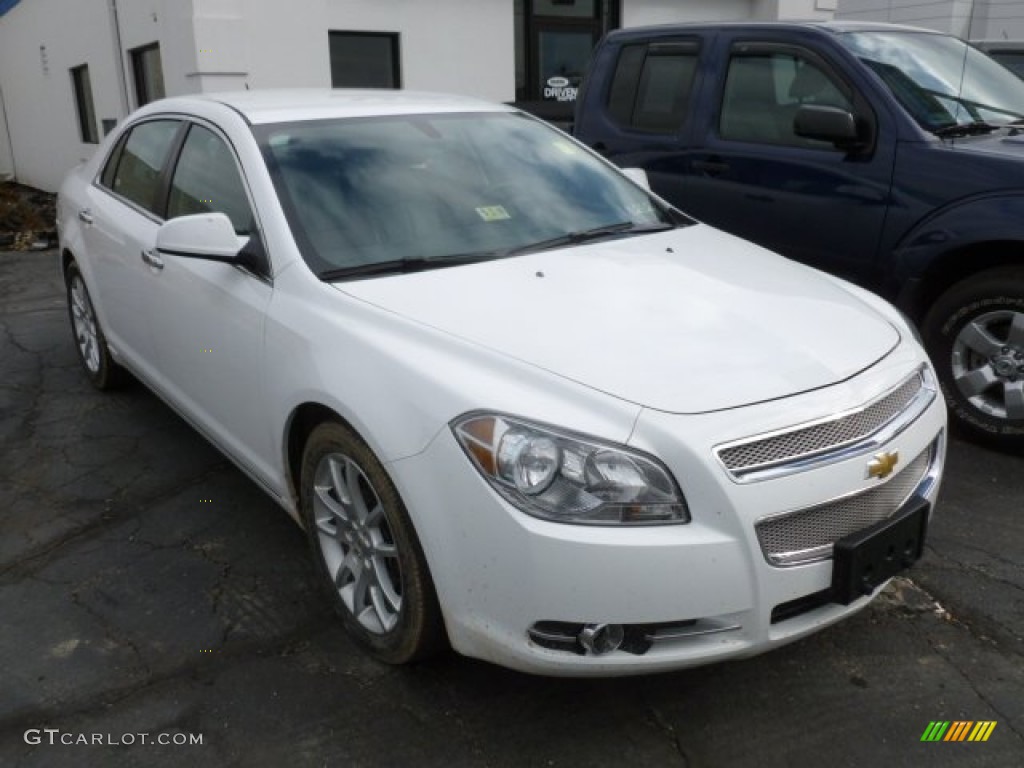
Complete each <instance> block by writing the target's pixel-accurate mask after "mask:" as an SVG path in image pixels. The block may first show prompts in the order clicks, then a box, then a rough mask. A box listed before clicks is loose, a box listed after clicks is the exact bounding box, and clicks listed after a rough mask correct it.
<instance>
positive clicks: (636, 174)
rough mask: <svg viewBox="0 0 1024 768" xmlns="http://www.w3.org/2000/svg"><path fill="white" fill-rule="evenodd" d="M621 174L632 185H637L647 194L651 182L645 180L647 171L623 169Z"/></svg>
mask: <svg viewBox="0 0 1024 768" xmlns="http://www.w3.org/2000/svg"><path fill="white" fill-rule="evenodd" d="M622 172H623V173H624V174H625V175H626V176H628V177H629V179H630V180H631V181H632V182H633V183H634V184H638V185H640V186H641V187H643V188H644V189H646V190H647V191H648V192H650V191H651V182H650V180H648V178H647V171H645V170H644V169H643V168H623V169H622Z"/></svg>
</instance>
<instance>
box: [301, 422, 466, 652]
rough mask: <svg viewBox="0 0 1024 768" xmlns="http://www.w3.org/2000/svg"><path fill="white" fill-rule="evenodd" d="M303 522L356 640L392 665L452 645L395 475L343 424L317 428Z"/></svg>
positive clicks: (305, 462) (307, 463)
mask: <svg viewBox="0 0 1024 768" xmlns="http://www.w3.org/2000/svg"><path fill="white" fill-rule="evenodd" d="M301 477H302V479H301V494H300V498H301V509H302V519H303V522H304V523H305V526H306V531H307V534H308V536H309V542H310V546H311V548H312V551H313V559H314V561H315V563H316V570H317V573H318V575H319V578H320V582H321V584H322V585H323V586H324V587H325V589H326V591H327V593H328V595H329V596H330V599H331V601H332V603H333V604H334V607H335V610H337V612H338V613H339V614H340V615H341V618H342V621H343V623H344V625H345V629H346V630H347V632H348V634H349V636H350V637H352V639H353V640H355V641H356V643H358V644H359V645H360V646H362V647H363V648H364V649H365V650H367V651H369V653H370V654H372V655H373V656H375V657H376V658H377V659H379V660H381V661H384V662H386V663H388V664H405V663H407V662H411V661H416V660H419V659H423V658H426V657H428V656H431V655H433V654H435V653H437V652H438V651H440V650H441V649H443V648H444V647H445V645H446V637H445V633H444V623H443V620H442V618H441V610H440V607H439V605H438V601H437V596H436V593H435V591H434V584H433V581H432V580H431V578H430V570H429V569H428V567H427V563H426V558H425V557H424V556H423V550H422V548H421V547H420V543H419V539H418V538H417V537H416V531H415V529H414V528H413V525H412V521H411V520H410V519H409V514H408V512H407V511H406V509H405V505H404V504H403V503H402V500H401V498H399V496H398V491H397V490H396V489H395V486H394V484H393V483H392V482H391V478H389V477H388V474H387V472H386V471H385V470H384V468H383V466H381V464H380V462H379V461H378V460H377V458H376V457H375V456H374V455H373V452H372V451H371V450H370V449H369V447H367V445H366V444H365V443H364V442H363V441H362V440H360V439H359V437H358V436H357V435H356V434H355V433H353V432H352V431H351V430H349V429H348V428H346V427H345V426H343V425H341V424H339V423H336V422H325V423H324V424H321V425H320V426H318V427H317V428H316V429H314V430H313V432H312V434H311V435H310V437H309V440H308V441H307V442H306V448H305V450H304V452H303V456H302V475H301Z"/></svg>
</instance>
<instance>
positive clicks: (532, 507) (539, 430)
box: [451, 413, 690, 525]
mask: <svg viewBox="0 0 1024 768" xmlns="http://www.w3.org/2000/svg"><path fill="white" fill-rule="evenodd" d="M451 427H452V431H453V432H454V433H455V438H456V439H457V440H458V441H459V444H460V445H461V446H462V448H463V450H465V451H466V454H467V455H468V456H469V458H470V459H471V460H472V462H473V465H474V466H475V467H476V468H477V469H478V470H479V471H480V473H481V474H482V475H483V476H484V477H485V478H486V479H487V481H488V482H489V483H490V484H491V485H492V486H493V487H494V489H495V490H496V491H498V493H500V494H501V495H502V496H504V497H505V499H507V500H508V501H509V502H510V503H512V504H513V505H515V506H516V507H518V508H519V509H521V510H522V511H523V512H526V513H527V514H530V515H533V516H535V517H540V518H544V519H545V520H554V521H556V522H562V523H582V524H590V525H652V524H665V523H687V522H689V521H690V513H689V510H688V509H687V508H686V501H685V499H684V498H683V494H682V493H681V492H680V491H679V489H678V488H677V487H676V484H675V482H674V481H673V479H672V476H671V475H670V474H669V472H668V470H667V469H666V468H665V467H664V466H663V465H662V464H661V463H660V462H659V461H657V460H656V459H654V458H653V457H650V456H645V455H644V454H642V453H639V452H637V451H634V450H631V449H629V448H626V447H625V446H621V445H614V444H611V443H605V442H603V441H601V440H597V439H594V438H589V437H581V436H578V435H571V434H568V433H565V432H558V431H556V430H553V429H551V428H550V427H544V426H540V425H537V424H531V423H529V422H527V421H523V420H521V419H517V418H513V417H511V416H499V415H496V414H480V413H473V414H468V415H466V416H463V417H461V418H459V419H456V420H455V421H454V422H452V425H451Z"/></svg>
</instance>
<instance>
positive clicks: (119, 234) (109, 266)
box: [78, 119, 182, 380]
mask: <svg viewBox="0 0 1024 768" xmlns="http://www.w3.org/2000/svg"><path fill="white" fill-rule="evenodd" d="M181 128H182V123H181V121H180V120H168V119H155V120H147V121H145V122H141V123H138V124H137V125H135V126H133V127H132V128H130V129H129V130H128V131H127V133H126V134H125V135H124V137H123V138H122V139H121V140H120V141H119V142H118V144H117V145H116V148H115V150H114V151H113V152H112V153H111V155H110V157H109V158H108V160H107V162H106V165H104V167H103V170H102V172H101V174H100V176H99V178H98V179H97V180H96V182H95V183H94V184H92V185H91V186H90V187H89V188H88V189H87V191H86V199H87V203H86V205H85V206H84V207H83V208H82V209H80V210H79V211H78V217H79V219H80V220H81V221H82V238H83V241H84V243H85V248H86V251H87V252H88V257H89V261H90V264H91V266H92V269H93V273H94V276H95V280H94V282H95V285H93V286H92V288H93V289H94V291H95V294H96V295H97V296H98V299H99V302H98V303H99V311H100V312H101V313H102V314H101V319H102V321H103V323H104V330H105V332H106V335H107V338H108V341H109V342H110V343H111V344H112V345H113V346H114V348H115V349H116V350H118V351H119V352H120V353H122V354H123V355H124V357H125V358H126V360H127V362H128V363H129V365H130V366H131V367H133V368H134V369H136V370H137V371H138V372H139V373H141V374H142V375H143V376H144V377H146V378H147V379H150V380H152V379H154V378H155V377H156V376H157V375H158V374H157V359H156V349H155V346H154V343H153V326H152V317H151V311H152V306H153V290H154V288H155V286H154V285H153V282H152V278H153V275H154V272H155V269H154V267H153V266H152V265H151V264H150V263H149V260H150V256H151V254H152V251H153V248H154V247H155V245H156V231H157V228H158V227H159V226H160V223H161V216H160V210H161V206H162V202H161V200H162V187H163V181H164V178H165V177H164V169H165V166H166V163H167V160H168V158H169V157H170V156H171V154H172V151H173V148H174V145H175V143H176V141H177V140H178V139H179V131H180V129H181Z"/></svg>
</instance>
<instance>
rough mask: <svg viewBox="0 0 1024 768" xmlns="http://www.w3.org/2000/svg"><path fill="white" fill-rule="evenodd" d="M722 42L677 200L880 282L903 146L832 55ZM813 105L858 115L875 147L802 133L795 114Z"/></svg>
mask: <svg viewBox="0 0 1024 768" xmlns="http://www.w3.org/2000/svg"><path fill="white" fill-rule="evenodd" d="M717 45H719V46H721V48H720V51H721V55H722V56H723V57H725V59H726V61H725V66H724V67H721V68H720V69H719V72H718V76H717V79H716V80H712V81H711V82H709V83H708V84H707V87H708V88H709V89H710V93H708V94H707V95H706V96H705V99H706V100H707V99H708V97H710V98H711V100H712V101H711V103H712V104H713V105H714V106H713V108H712V109H707V110H704V111H703V112H702V113H701V115H700V118H699V123H698V125H697V126H696V127H695V136H696V138H695V143H694V146H693V148H692V149H691V150H690V151H689V152H688V174H687V181H686V184H685V187H684V190H683V194H682V196H681V198H678V199H676V200H675V201H674V202H676V203H677V204H681V206H682V207H683V208H685V209H686V210H687V211H688V212H690V213H692V214H693V215H694V216H696V217H697V218H699V219H702V220H703V221H706V222H707V223H709V224H712V225H714V226H717V227H720V228H721V229H724V230H726V231H728V232H731V233H733V234H737V235H739V236H741V237H744V238H746V239H749V240H753V241H754V242H756V243H758V244H760V245H763V246H765V247H767V248H770V249H772V250H774V251H778V252H780V253H782V254H784V255H786V256H789V257H790V258H793V259H796V260H798V261H803V262H805V263H808V264H812V265H814V266H818V267H820V268H822V269H825V270H828V271H831V272H834V273H837V274H840V275H843V276H846V277H849V278H851V279H855V280H859V281H861V282H871V279H872V273H873V270H874V261H875V256H876V252H877V249H878V244H879V240H880V235H881V232H882V227H883V224H884V221H885V216H886V212H887V209H888V205H889V197H890V180H891V175H892V167H893V151H894V150H893V148H894V146H895V142H894V141H889V140H886V139H885V138H884V137H880V135H879V126H878V121H877V117H876V116H875V115H874V113H873V112H872V111H871V109H870V107H869V106H868V105H867V102H866V101H865V100H864V99H863V98H862V97H860V96H859V94H858V92H857V90H856V89H855V87H854V86H853V85H852V84H851V83H850V82H849V80H848V79H846V78H844V77H843V76H841V75H840V69H839V68H838V67H836V66H833V65H832V64H831V63H830V62H829V61H828V60H827V59H826V58H825V56H824V55H822V53H820V52H818V51H815V50H812V49H811V48H810V47H805V46H803V45H794V44H792V43H789V42H777V41H772V40H751V39H749V38H743V39H737V38H736V36H735V34H733V35H728V34H723V35H722V36H721V38H720V39H719V40H718V41H717ZM723 49H724V50H723ZM705 103H707V101H706V102H705ZM805 104H813V105H822V106H829V107H838V108H840V109H844V110H847V111H850V112H852V113H854V115H856V116H857V119H858V121H859V123H860V125H861V130H862V132H863V134H864V136H865V138H866V142H865V146H863V147H861V148H859V149H856V150H850V149H839V148H837V147H836V146H834V145H832V144H830V143H826V142H822V141H816V140H812V139H807V138H804V137H801V136H798V135H796V133H795V131H794V127H793V120H794V117H795V115H796V111H797V110H798V109H799V108H800V107H801V106H803V105H805Z"/></svg>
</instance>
